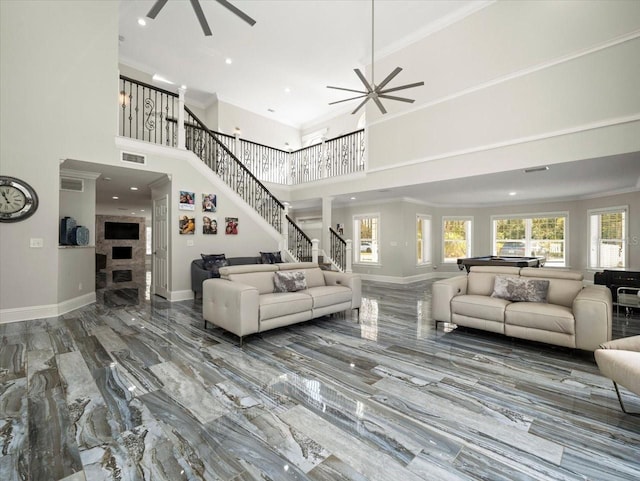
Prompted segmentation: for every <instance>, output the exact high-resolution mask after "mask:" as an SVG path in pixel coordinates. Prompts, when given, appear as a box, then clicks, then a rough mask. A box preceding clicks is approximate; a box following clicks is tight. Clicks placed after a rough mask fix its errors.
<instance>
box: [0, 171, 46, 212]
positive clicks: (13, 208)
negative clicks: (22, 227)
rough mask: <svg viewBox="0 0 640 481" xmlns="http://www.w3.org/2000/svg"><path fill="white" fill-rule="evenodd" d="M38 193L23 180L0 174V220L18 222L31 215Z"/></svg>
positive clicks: (36, 206) (36, 202) (34, 208)
mask: <svg viewBox="0 0 640 481" xmlns="http://www.w3.org/2000/svg"><path fill="white" fill-rule="evenodd" d="M37 208H38V195H37V194H36V191H35V190H33V188H32V187H31V186H30V185H29V184H27V183H26V182H25V181H23V180H20V179H16V178H15V177H9V176H6V175H0V222H18V221H21V220H24V219H26V218H27V217H29V216H31V215H33V213H34V212H35V211H36V209H37Z"/></svg>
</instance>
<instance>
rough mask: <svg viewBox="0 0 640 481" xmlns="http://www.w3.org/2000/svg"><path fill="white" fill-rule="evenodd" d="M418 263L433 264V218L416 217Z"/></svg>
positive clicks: (428, 216)
mask: <svg viewBox="0 0 640 481" xmlns="http://www.w3.org/2000/svg"><path fill="white" fill-rule="evenodd" d="M416 251H417V252H416V263H417V264H418V265H425V264H431V216H430V215H423V214H418V215H417V216H416Z"/></svg>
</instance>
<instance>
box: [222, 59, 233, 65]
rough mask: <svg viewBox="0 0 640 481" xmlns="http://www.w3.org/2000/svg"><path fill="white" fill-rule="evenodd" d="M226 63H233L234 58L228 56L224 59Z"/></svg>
mask: <svg viewBox="0 0 640 481" xmlns="http://www.w3.org/2000/svg"><path fill="white" fill-rule="evenodd" d="M224 63H226V64H227V65H231V64H232V63H233V60H232V59H230V58H226V59H225V60H224Z"/></svg>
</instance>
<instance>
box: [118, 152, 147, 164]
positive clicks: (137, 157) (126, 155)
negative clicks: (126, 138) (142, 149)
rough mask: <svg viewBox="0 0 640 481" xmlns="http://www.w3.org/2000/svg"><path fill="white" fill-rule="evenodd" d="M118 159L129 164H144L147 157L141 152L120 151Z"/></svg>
mask: <svg viewBox="0 0 640 481" xmlns="http://www.w3.org/2000/svg"><path fill="white" fill-rule="evenodd" d="M120 160H122V162H129V163H130V164H140V165H146V163H147V157H146V156H145V155H142V154H132V153H131V152H121V157H120Z"/></svg>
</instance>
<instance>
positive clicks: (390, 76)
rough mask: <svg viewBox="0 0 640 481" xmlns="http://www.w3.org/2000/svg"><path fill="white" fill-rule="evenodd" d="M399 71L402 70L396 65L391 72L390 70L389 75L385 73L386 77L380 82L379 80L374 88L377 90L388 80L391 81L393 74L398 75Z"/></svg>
mask: <svg viewBox="0 0 640 481" xmlns="http://www.w3.org/2000/svg"><path fill="white" fill-rule="evenodd" d="M400 72H402V69H401V68H400V67H396V68H395V70H394V71H393V72H391V73H390V74H389V75H387V78H386V79H384V80H383V81H382V82H380V85H378V86H377V87H376V90H377V91H378V92H379V91H380V90H381V89H382V87H384V86H385V85H387V84H388V83H389V82H391V81H392V80H393V79H394V78H395V76H396V75H398V74H399V73H400Z"/></svg>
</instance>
